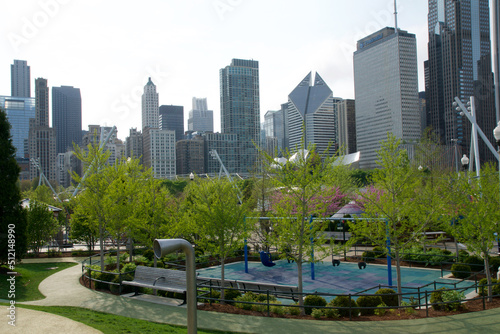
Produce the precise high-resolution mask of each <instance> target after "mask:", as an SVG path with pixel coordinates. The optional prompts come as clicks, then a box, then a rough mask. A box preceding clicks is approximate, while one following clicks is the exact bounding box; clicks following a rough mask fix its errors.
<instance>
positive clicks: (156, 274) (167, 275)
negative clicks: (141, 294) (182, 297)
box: [134, 266, 186, 286]
mask: <svg viewBox="0 0 500 334" xmlns="http://www.w3.org/2000/svg"><path fill="white" fill-rule="evenodd" d="M160 277H163V278H162V279H159V278H160ZM134 281H138V282H147V283H149V284H153V283H155V282H156V283H155V285H161V286H166V285H167V286H168V285H173V286H179V285H180V286H186V272H185V271H180V270H172V269H164V268H154V267H145V266H137V268H135V276H134Z"/></svg>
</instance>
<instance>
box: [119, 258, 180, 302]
mask: <svg viewBox="0 0 500 334" xmlns="http://www.w3.org/2000/svg"><path fill="white" fill-rule="evenodd" d="M122 284H125V285H131V286H134V287H135V294H134V296H137V295H138V294H139V288H150V289H155V290H162V291H170V292H176V293H182V294H183V295H184V298H183V303H182V304H181V305H183V304H185V303H186V287H187V282H186V272H185V271H180V270H171V269H164V268H154V267H145V266H137V268H135V275H134V280H133V281H122Z"/></svg>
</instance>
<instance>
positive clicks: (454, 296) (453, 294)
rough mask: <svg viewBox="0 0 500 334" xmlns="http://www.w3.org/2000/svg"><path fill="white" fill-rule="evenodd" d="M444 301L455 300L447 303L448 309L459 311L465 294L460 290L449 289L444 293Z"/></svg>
mask: <svg viewBox="0 0 500 334" xmlns="http://www.w3.org/2000/svg"><path fill="white" fill-rule="evenodd" d="M442 297H443V302H455V303H449V304H445V305H443V306H445V307H446V310H447V311H458V310H460V309H461V308H462V300H464V299H465V295H464V293H463V292H462V291H458V290H447V291H444V292H443V294H442Z"/></svg>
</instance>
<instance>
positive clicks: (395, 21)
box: [394, 0, 398, 33]
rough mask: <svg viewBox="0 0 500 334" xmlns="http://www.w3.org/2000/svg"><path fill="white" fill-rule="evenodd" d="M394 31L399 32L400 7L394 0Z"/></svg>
mask: <svg viewBox="0 0 500 334" xmlns="http://www.w3.org/2000/svg"><path fill="white" fill-rule="evenodd" d="M394 29H395V31H396V33H397V32H398V6H397V0H394Z"/></svg>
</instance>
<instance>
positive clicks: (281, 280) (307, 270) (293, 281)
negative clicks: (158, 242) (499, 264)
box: [197, 260, 470, 294]
mask: <svg viewBox="0 0 500 334" xmlns="http://www.w3.org/2000/svg"><path fill="white" fill-rule="evenodd" d="M274 263H276V265H275V266H272V267H267V266H264V265H263V264H262V263H261V262H249V263H248V273H245V263H244V262H234V263H230V264H226V265H225V279H229V280H240V281H252V282H261V283H272V284H283V285H297V284H298V278H297V265H296V264H295V263H288V261H287V260H279V261H274ZM197 274H198V275H199V276H201V277H208V278H220V276H221V268H220V266H214V267H210V268H204V269H199V270H197ZM314 276H315V277H314V278H315V279H314V280H313V279H312V278H311V265H310V264H309V263H308V264H304V265H303V275H302V277H303V286H304V292H305V293H314V292H318V293H320V294H356V293H360V292H362V291H366V290H368V289H371V288H374V287H377V288H378V286H379V285H381V286H387V283H388V282H387V276H388V273H387V266H384V265H377V264H368V265H367V266H366V269H359V267H358V264H357V263H349V262H342V263H341V264H340V265H339V266H333V265H332V263H331V262H319V263H315V265H314ZM392 277H393V278H394V282H395V280H396V268H395V267H393V268H392ZM401 278H402V282H403V284H402V285H403V287H405V288H404V289H403V293H411V292H417V291H418V288H420V291H421V292H424V291H426V290H427V291H432V290H435V288H437V289H439V288H441V287H443V286H445V287H448V288H452V287H453V284H454V283H457V282H459V280H456V279H446V278H441V271H440V270H437V269H422V268H406V267H402V268H401ZM433 282H436V285H434V284H430V283H433ZM468 285H470V282H461V283H458V284H456V287H457V288H460V287H466V286H468ZM394 288H395V287H394ZM375 291H376V289H375V290H372V291H369V292H367V293H374V292H375Z"/></svg>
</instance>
